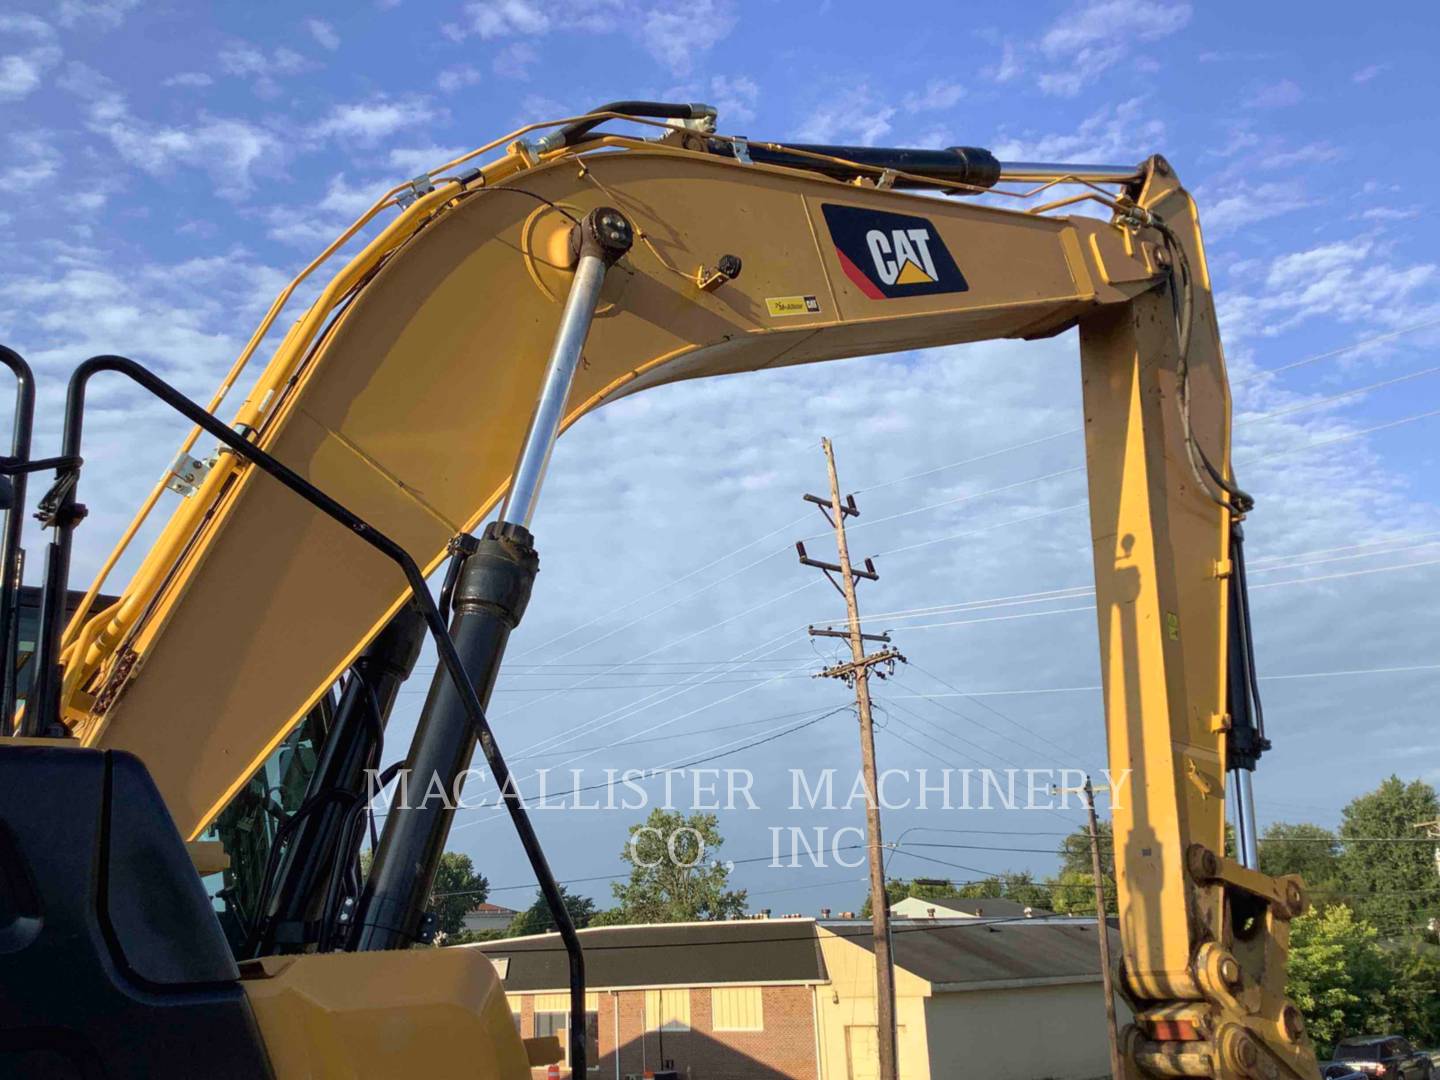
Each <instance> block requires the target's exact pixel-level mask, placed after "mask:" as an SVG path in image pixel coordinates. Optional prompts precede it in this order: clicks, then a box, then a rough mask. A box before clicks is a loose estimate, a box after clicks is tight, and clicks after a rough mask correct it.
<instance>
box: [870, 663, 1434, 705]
mask: <svg viewBox="0 0 1440 1080" xmlns="http://www.w3.org/2000/svg"><path fill="white" fill-rule="evenodd" d="M1407 671H1440V664H1410V665H1407V666H1404V667H1383V668H1353V669H1350V670H1347V671H1301V672H1294V673H1291V674H1284V675H1261V676H1260V678H1261V679H1276V680H1279V679H1326V678H1333V677H1336V676H1341V675H1389V674H1393V673H1399V672H1407ZM1102 689H1104V687H1102V686H1100V685H1098V684H1096V685H1093V686H1036V687H1027V688H1023V689H1018V690H967V691H964V692H962V693H957V694H899V695H894V696H892V697H891V698H890V700H892V701H893V700H894V697H902V698H907V699H908V698H925V699H929V698H937V697H966V698H972V697H1012V696H1018V695H1021V694H1072V693H1081V692H1084V691H1090V690H1102Z"/></svg>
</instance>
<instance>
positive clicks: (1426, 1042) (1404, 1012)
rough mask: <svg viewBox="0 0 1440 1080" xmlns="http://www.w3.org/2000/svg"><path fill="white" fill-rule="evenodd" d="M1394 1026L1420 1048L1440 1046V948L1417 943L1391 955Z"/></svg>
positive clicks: (1392, 952) (1391, 999) (1390, 952)
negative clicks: (1438, 989)
mask: <svg viewBox="0 0 1440 1080" xmlns="http://www.w3.org/2000/svg"><path fill="white" fill-rule="evenodd" d="M1388 959H1389V961H1390V967H1391V971H1392V972H1393V981H1392V983H1391V986H1390V995H1389V997H1390V1012H1391V1015H1392V1016H1394V1018H1395V1027H1396V1029H1397V1030H1399V1031H1402V1032H1404V1033H1405V1035H1406V1036H1407V1037H1408V1038H1409V1039H1410V1041H1411V1042H1413V1043H1415V1044H1416V1045H1417V1046H1435V1045H1437V1044H1440V992H1437V987H1440V949H1437V948H1436V947H1435V946H1434V945H1431V944H1429V943H1428V942H1423V941H1416V942H1411V943H1409V944H1407V945H1402V946H1398V947H1394V948H1392V949H1391V950H1389V952H1388Z"/></svg>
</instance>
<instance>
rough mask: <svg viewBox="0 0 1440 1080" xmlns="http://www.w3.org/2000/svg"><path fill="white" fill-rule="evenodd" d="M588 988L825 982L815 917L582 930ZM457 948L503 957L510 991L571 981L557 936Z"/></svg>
mask: <svg viewBox="0 0 1440 1080" xmlns="http://www.w3.org/2000/svg"><path fill="white" fill-rule="evenodd" d="M580 942H581V944H582V946H583V947H584V949H585V981H586V983H587V984H588V985H589V986H590V987H591V988H600V987H638V986H706V985H717V984H725V983H741V984H747V985H755V984H765V983H815V982H826V981H827V980H828V978H829V976H828V975H827V974H826V972H825V962H824V960H823V959H822V958H821V956H820V946H819V942H818V941H817V936H816V933H815V921H814V920H813V919H737V920H734V921H727V922H703V923H650V924H646V925H641V926H605V927H596V928H593V929H588V930H581V931H580ZM457 947H458V948H474V949H479V950H481V951H482V952H483V953H485V954H486V955H487V956H489V957H490V958H491V959H493V960H500V959H502V958H506V959H508V961H509V962H508V964H507V965H501V966H502V967H506V968H507V970H506V972H505V977H504V982H505V989H506V990H510V991H529V990H561V989H564V988H565V987H566V986H568V985H569V974H568V971H569V969H568V966H567V964H566V959H565V948H564V946H563V945H562V944H561V943H560V935H559V934H553V933H552V934H537V935H535V936H533V937H520V938H501V939H499V940H496V941H485V942H481V943H479V944H476V945H469V946H457Z"/></svg>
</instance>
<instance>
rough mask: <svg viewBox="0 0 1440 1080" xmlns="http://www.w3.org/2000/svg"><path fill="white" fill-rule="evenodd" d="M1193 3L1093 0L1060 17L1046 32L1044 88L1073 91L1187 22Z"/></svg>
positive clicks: (1066, 94) (1042, 47) (1043, 39)
mask: <svg viewBox="0 0 1440 1080" xmlns="http://www.w3.org/2000/svg"><path fill="white" fill-rule="evenodd" d="M1190 14H1191V8H1190V5H1189V4H1188V3H1171V2H1166V0H1091V2H1089V3H1087V4H1085V5H1083V6H1081V7H1078V8H1074V9H1072V10H1070V11H1069V12H1067V13H1066V14H1064V15H1062V16H1061V17H1060V18H1059V19H1057V20H1056V21H1055V22H1054V23H1053V24H1051V26H1050V28H1049V29H1048V30H1046V31H1045V33H1044V34H1043V35H1042V36H1041V38H1040V42H1039V46H1038V49H1039V52H1040V54H1041V56H1043V57H1044V58H1045V60H1046V61H1047V66H1046V67H1047V70H1046V72H1045V74H1042V75H1041V76H1040V78H1039V80H1038V85H1039V87H1040V89H1041V90H1043V91H1044V92H1045V93H1047V94H1054V95H1057V96H1060V97H1073V96H1075V95H1076V94H1078V93H1079V92H1080V90H1081V88H1082V87H1084V86H1085V84H1087V83H1089V82H1093V81H1094V80H1095V79H1096V78H1098V77H1099V76H1100V75H1101V74H1103V73H1104V72H1105V71H1107V70H1109V69H1110V68H1112V67H1114V66H1115V65H1116V64H1118V63H1119V62H1120V61H1121V60H1123V59H1125V57H1127V56H1128V55H1129V54H1130V51H1131V48H1132V47H1133V46H1134V45H1136V44H1138V43H1141V42H1148V41H1155V40H1158V39H1160V38H1163V37H1167V36H1169V35H1170V34H1173V33H1175V32H1176V31H1178V30H1180V29H1182V28H1184V26H1185V25H1186V24H1187V23H1188V22H1189V21H1190Z"/></svg>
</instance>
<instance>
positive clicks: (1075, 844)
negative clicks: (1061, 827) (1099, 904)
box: [1045, 821, 1117, 915]
mask: <svg viewBox="0 0 1440 1080" xmlns="http://www.w3.org/2000/svg"><path fill="white" fill-rule="evenodd" d="M1096 832H1097V833H1099V839H1100V874H1101V877H1102V878H1103V879H1104V883H1105V911H1106V913H1107V914H1109V915H1114V914H1115V913H1116V910H1117V908H1116V901H1115V831H1114V829H1113V827H1112V826H1111V824H1110V822H1108V821H1100V822H1098V823H1097V827H1096ZM1093 867H1094V863H1093V862H1091V858H1090V830H1089V829H1088V828H1084V829H1076V830H1075V831H1074V832H1072V833H1070V835H1068V836H1067V837H1065V839H1064V840H1062V841H1061V842H1060V872H1059V873H1058V874H1056V875H1055V876H1054V877H1052V878H1047V879H1046V881H1045V887H1046V889H1047V890H1048V892H1049V894H1050V895H1049V903H1048V904H1047V905H1046V906H1047V907H1048V908H1049V909H1050V910H1051V911H1054V912H1056V913H1058V914H1061V915H1094V914H1095V874H1094V870H1093Z"/></svg>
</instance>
